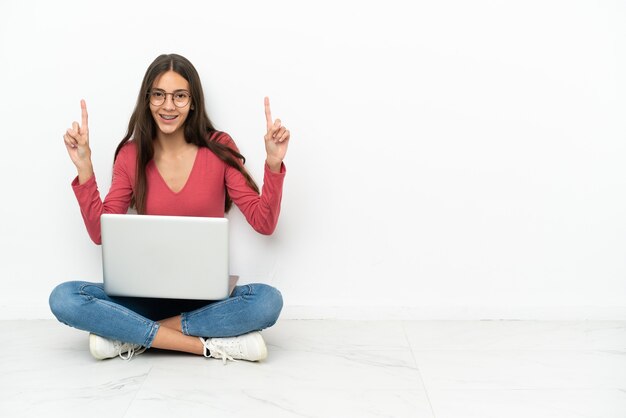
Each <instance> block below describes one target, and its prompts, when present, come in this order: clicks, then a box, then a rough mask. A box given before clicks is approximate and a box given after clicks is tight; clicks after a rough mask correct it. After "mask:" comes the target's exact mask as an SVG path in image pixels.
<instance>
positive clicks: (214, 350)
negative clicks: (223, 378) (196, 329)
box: [198, 337, 237, 365]
mask: <svg viewBox="0 0 626 418" xmlns="http://www.w3.org/2000/svg"><path fill="white" fill-rule="evenodd" d="M198 338H199V339H200V341H202V345H204V357H214V358H221V359H222V364H223V365H226V360H230V361H234V362H237V360H235V359H234V358H233V357H232V356H230V355H229V354H228V353H227V351H228V346H229V345H231V346H232V345H233V344H224V343H222V344H219V343H215V342H213V339H212V338H207V339H206V340H205V339H204V338H202V337H198ZM207 352H209V353H211V354H210V355H207Z"/></svg>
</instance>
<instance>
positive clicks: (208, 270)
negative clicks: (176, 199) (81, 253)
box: [100, 214, 237, 300]
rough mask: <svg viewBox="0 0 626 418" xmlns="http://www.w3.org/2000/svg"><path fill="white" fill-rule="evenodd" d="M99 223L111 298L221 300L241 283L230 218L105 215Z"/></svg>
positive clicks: (105, 278) (105, 271) (103, 262)
mask: <svg viewBox="0 0 626 418" xmlns="http://www.w3.org/2000/svg"><path fill="white" fill-rule="evenodd" d="M100 224H101V231H102V267H103V279H104V291H105V292H106V294H107V295H109V296H137V297H153V298H171V299H199V300H219V299H225V298H227V297H228V295H229V294H230V293H231V291H232V289H233V287H234V286H235V283H236V282H237V276H232V277H231V276H229V274H228V267H229V265H228V219H226V218H200V217H189V216H153V215H129V214H125V215H114V214H104V215H102V216H101V218H100Z"/></svg>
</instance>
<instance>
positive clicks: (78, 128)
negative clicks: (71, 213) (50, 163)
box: [63, 100, 134, 244]
mask: <svg viewBox="0 0 626 418" xmlns="http://www.w3.org/2000/svg"><path fill="white" fill-rule="evenodd" d="M80 104H81V110H82V124H81V125H79V124H78V123H77V122H74V123H72V128H70V129H68V130H67V132H66V133H65V135H64V136H63V139H64V141H65V147H66V148H67V152H68V154H69V156H70V159H71V160H72V162H73V163H74V165H75V166H76V169H77V170H78V176H77V177H76V178H75V179H74V181H73V182H72V189H73V190H74V194H75V195H76V199H77V200H78V204H79V206H80V212H81V215H82V216H83V220H84V222H85V226H86V227H87V232H88V233H89V236H90V237H91V239H92V241H93V242H95V243H96V244H100V243H101V236H100V216H101V215H102V214H103V213H126V211H127V210H128V206H129V205H130V199H131V197H132V191H133V190H132V188H133V184H134V183H133V178H134V172H132V173H129V171H131V170H129V167H131V168H132V166H133V162H134V159H133V158H132V155H130V154H132V152H131V149H130V147H131V146H130V145H129V146H127V147H125V148H124V149H123V150H122V151H120V153H119V154H118V158H117V159H116V161H115V164H114V166H113V181H112V183H111V189H110V190H109V193H108V194H107V196H106V198H105V199H104V202H102V199H101V198H100V192H99V191H98V185H97V183H96V177H95V175H94V172H93V165H92V163H91V149H90V148H89V128H88V122H87V119H88V116H87V105H86V104H85V101H84V100H81V103H80ZM129 160H130V162H131V164H129Z"/></svg>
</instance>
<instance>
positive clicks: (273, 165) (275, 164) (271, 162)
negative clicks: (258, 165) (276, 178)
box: [265, 157, 283, 173]
mask: <svg viewBox="0 0 626 418" xmlns="http://www.w3.org/2000/svg"><path fill="white" fill-rule="evenodd" d="M265 164H267V166H268V167H269V168H270V171H273V172H274V173H280V167H281V166H282V165H283V162H282V160H276V159H273V158H270V157H267V158H266V159H265Z"/></svg>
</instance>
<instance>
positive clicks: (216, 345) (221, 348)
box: [198, 331, 267, 364]
mask: <svg viewBox="0 0 626 418" xmlns="http://www.w3.org/2000/svg"><path fill="white" fill-rule="evenodd" d="M198 338H200V341H202V344H203V345H204V357H213V358H221V359H222V362H223V363H224V364H226V360H232V361H236V360H235V359H239V360H248V361H259V360H263V359H264V358H266V357H267V347H266V346H265V341H263V337H261V333H260V332H258V331H255V332H251V333H248V334H244V335H240V336H238V337H230V338H207V339H204V338H202V337H198Z"/></svg>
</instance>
